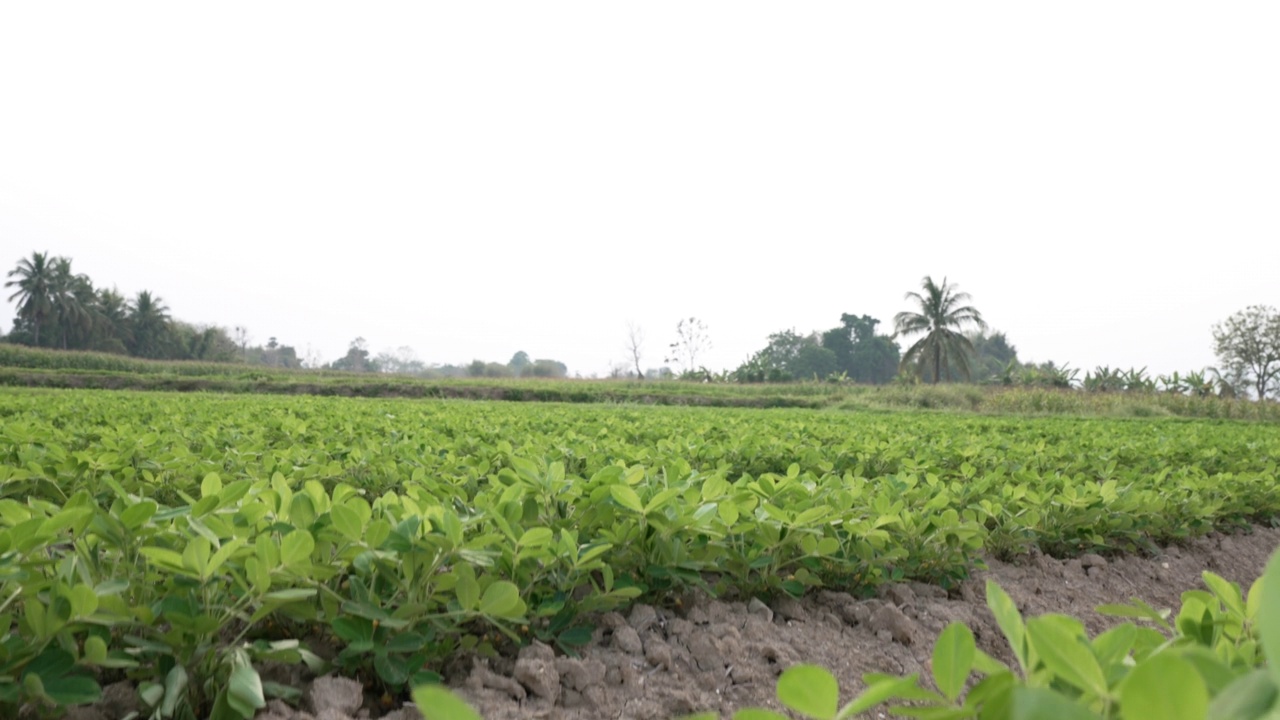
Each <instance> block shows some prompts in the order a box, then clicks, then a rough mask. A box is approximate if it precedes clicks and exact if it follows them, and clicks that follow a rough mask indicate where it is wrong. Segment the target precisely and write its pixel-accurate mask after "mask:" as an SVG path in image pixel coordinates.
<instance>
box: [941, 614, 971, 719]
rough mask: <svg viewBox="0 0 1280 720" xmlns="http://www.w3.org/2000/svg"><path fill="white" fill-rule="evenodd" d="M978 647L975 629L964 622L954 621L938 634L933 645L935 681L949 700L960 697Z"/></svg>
mask: <svg viewBox="0 0 1280 720" xmlns="http://www.w3.org/2000/svg"><path fill="white" fill-rule="evenodd" d="M976 649H977V646H976V645H975V644H974V641H973V631H971V630H969V628H968V626H966V625H965V624H964V623H961V622H953V623H951V624H950V625H948V626H947V627H946V629H945V630H943V631H942V634H941V635H939V636H938V641H937V643H935V644H934V646H933V681H934V683H935V684H936V685H937V686H938V690H940V691H942V694H943V695H945V696H946V697H947V699H948V700H951V701H953V702H954V701H955V699H956V698H958V697H960V691H961V690H963V689H964V682H965V680H967V679H968V678H969V672H970V671H971V670H972V669H973V656H974V651H975V650H976Z"/></svg>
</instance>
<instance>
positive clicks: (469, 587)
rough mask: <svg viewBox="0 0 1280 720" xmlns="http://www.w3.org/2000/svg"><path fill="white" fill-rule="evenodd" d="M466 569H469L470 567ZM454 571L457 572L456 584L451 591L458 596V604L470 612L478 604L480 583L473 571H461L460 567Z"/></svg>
mask: <svg viewBox="0 0 1280 720" xmlns="http://www.w3.org/2000/svg"><path fill="white" fill-rule="evenodd" d="M466 569H467V570H470V567H467V568H466ZM455 572H457V574H458V584H457V585H455V586H454V588H453V592H454V594H455V595H457V596H458V606H459V607H461V608H462V609H463V610H465V611H467V612H471V611H472V610H475V609H476V607H477V606H478V605H479V604H480V583H479V582H478V581H477V580H476V576H475V573H472V572H462V568H458V569H457V570H456V571H455Z"/></svg>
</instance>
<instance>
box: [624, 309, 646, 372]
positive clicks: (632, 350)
mask: <svg viewBox="0 0 1280 720" xmlns="http://www.w3.org/2000/svg"><path fill="white" fill-rule="evenodd" d="M626 349H627V355H628V356H629V357H630V358H631V362H632V364H634V365H635V368H636V379H637V380H643V379H644V370H641V369H640V359H641V358H642V357H644V329H643V328H641V327H640V326H639V325H636V324H635V323H633V322H631V321H629V320H628V321H627V344H626Z"/></svg>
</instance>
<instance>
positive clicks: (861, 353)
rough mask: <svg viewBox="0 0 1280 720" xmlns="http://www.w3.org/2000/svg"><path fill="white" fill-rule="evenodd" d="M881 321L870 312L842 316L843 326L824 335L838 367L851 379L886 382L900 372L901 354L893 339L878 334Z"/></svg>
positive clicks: (878, 382)
mask: <svg viewBox="0 0 1280 720" xmlns="http://www.w3.org/2000/svg"><path fill="white" fill-rule="evenodd" d="M879 324H880V321H879V320H877V319H876V318H873V317H871V316H870V315H851V314H849V313H843V314H841V315H840V327H836V328H832V329H830V330H828V331H826V332H825V333H823V334H822V346H823V347H825V348H827V349H828V350H831V351H832V352H833V353H834V354H835V357H836V370H837V372H843V373H844V374H845V376H847V377H848V378H849V379H850V380H853V381H854V382H860V383H870V384H875V385H882V384H884V383H887V382H889V381H891V380H893V378H894V376H895V375H896V374H897V372H898V365H899V361H900V360H901V353H900V351H899V350H898V346H897V344H896V343H894V342H893V339H892V338H890V337H888V336H885V335H877V334H876V325H879Z"/></svg>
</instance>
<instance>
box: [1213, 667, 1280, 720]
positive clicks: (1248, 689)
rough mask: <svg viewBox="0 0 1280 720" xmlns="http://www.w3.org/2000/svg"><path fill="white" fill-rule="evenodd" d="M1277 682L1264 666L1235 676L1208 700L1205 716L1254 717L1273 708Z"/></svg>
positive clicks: (1248, 719)
mask: <svg viewBox="0 0 1280 720" xmlns="http://www.w3.org/2000/svg"><path fill="white" fill-rule="evenodd" d="M1277 697H1278V693H1277V691H1276V684H1275V682H1274V681H1273V680H1272V679H1271V675H1270V674H1268V673H1267V671H1266V669H1264V668H1259V669H1257V670H1254V671H1253V672H1250V673H1249V674H1248V675H1243V676H1241V677H1239V678H1236V681H1235V682H1233V683H1231V684H1230V685H1228V686H1227V687H1226V688H1224V689H1223V690H1222V692H1220V693H1219V694H1218V695H1217V697H1215V698H1214V699H1213V702H1211V703H1209V715H1208V720H1253V719H1254V718H1261V717H1263V716H1264V715H1265V714H1266V712H1267V711H1268V710H1271V709H1273V708H1276V699H1277Z"/></svg>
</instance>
